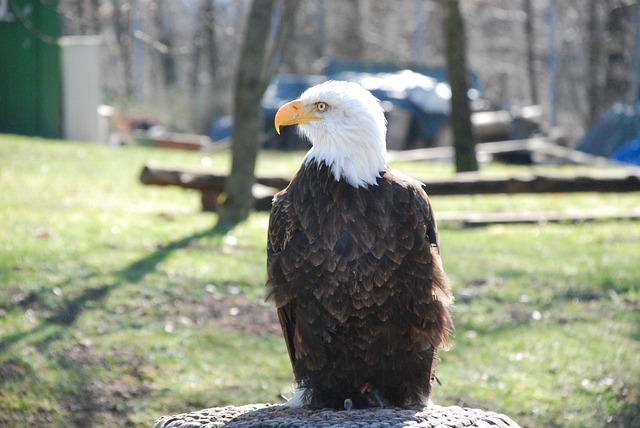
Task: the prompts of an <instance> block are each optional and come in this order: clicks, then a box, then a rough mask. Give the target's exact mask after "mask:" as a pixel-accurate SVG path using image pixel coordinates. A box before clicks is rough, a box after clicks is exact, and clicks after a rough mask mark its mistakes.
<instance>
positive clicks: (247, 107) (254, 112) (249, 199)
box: [218, 0, 298, 223]
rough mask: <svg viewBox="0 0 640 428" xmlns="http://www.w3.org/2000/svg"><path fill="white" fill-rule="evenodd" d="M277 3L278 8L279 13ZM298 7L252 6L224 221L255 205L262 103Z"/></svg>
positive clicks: (286, 3) (261, 1)
mask: <svg viewBox="0 0 640 428" xmlns="http://www.w3.org/2000/svg"><path fill="white" fill-rule="evenodd" d="M274 6H276V7H277V8H278V9H277V10H275V11H274ZM297 6H298V1H297V0H281V1H277V0H254V1H253V4H252V6H251V11H250V12H249V18H248V22H247V26H246V30H245V36H244V43H243V45H242V48H241V51H240V59H239V64H238V71H237V76H236V94H235V106H234V112H233V118H234V126H233V136H232V138H233V153H232V156H233V160H232V164H231V174H230V175H229V177H228V178H227V180H226V181H225V192H226V196H227V197H226V200H225V202H224V205H223V206H222V209H221V211H220V218H219V220H218V222H219V223H236V222H239V221H243V220H246V218H247V217H248V216H249V211H250V210H251V208H252V205H253V195H252V193H251V190H252V187H253V183H254V181H255V175H254V170H255V164H256V157H257V154H258V145H259V143H260V140H261V138H260V136H261V133H262V129H263V120H262V116H263V115H262V108H261V105H260V102H261V100H262V96H263V94H264V91H265V90H266V89H267V86H268V85H269V82H270V81H271V78H272V77H273V75H274V73H275V72H276V70H277V68H278V66H279V65H280V61H281V57H282V49H283V45H284V42H285V41H286V40H287V39H288V38H289V36H290V34H291V32H292V31H293V24H294V18H295V10H296V8H297ZM274 13H278V15H279V16H278V18H279V22H278V23H277V24H276V25H277V28H272V27H271V25H272V23H273V21H274V20H272V16H273V14H274Z"/></svg>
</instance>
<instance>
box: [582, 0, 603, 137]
mask: <svg viewBox="0 0 640 428" xmlns="http://www.w3.org/2000/svg"><path fill="white" fill-rule="evenodd" d="M599 3H601V0H588V1H587V19H588V23H587V35H588V36H587V37H588V41H587V43H588V44H587V49H588V53H587V56H588V57H589V75H588V79H589V80H588V82H587V100H588V101H587V102H588V103H589V105H588V109H589V110H588V117H587V124H586V125H587V126H590V125H592V124H593V123H594V122H595V121H596V120H598V117H599V116H600V113H601V112H602V110H601V109H602V105H603V104H604V103H603V100H602V84H601V83H600V82H601V74H602V73H601V72H602V67H601V64H602V31H601V26H600V17H599V13H598V4H599Z"/></svg>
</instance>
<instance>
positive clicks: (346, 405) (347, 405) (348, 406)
mask: <svg viewBox="0 0 640 428" xmlns="http://www.w3.org/2000/svg"><path fill="white" fill-rule="evenodd" d="M351 407H353V401H351V398H347V399H346V400H344V409H345V410H346V411H347V412H350V411H351Z"/></svg>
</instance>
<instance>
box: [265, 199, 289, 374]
mask: <svg viewBox="0 0 640 428" xmlns="http://www.w3.org/2000/svg"><path fill="white" fill-rule="evenodd" d="M290 208H291V199H290V198H288V197H287V194H286V191H285V192H282V193H279V194H278V195H276V197H275V198H274V201H273V206H272V208H271V216H270V217H269V231H268V236H267V272H268V275H269V278H268V279H267V288H268V289H269V290H270V291H269V297H274V298H275V300H276V307H277V311H278V320H279V321H280V327H281V328H282V334H283V336H284V339H285V343H286V345H287V351H288V353H289V359H290V360H291V365H292V366H295V362H296V350H295V340H294V331H295V324H296V314H295V305H294V302H293V301H292V299H291V298H289V297H287V296H285V295H284V293H282V291H281V290H280V287H279V285H281V284H282V283H283V279H282V278H280V279H278V278H275V277H274V269H271V267H272V266H271V265H272V262H273V260H274V255H275V254H277V253H279V252H281V251H283V250H284V249H286V248H287V246H288V245H289V241H290V240H291V236H292V235H293V233H294V223H295V222H294V219H293V218H292V217H291V215H290V214H289V210H290Z"/></svg>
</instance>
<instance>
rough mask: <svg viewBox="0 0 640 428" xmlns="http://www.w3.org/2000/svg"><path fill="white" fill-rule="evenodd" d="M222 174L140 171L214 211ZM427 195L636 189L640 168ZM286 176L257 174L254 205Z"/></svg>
mask: <svg viewBox="0 0 640 428" xmlns="http://www.w3.org/2000/svg"><path fill="white" fill-rule="evenodd" d="M224 180H225V176H224V175H216V174H208V173H205V172H196V171H181V170H174V169H164V168H159V167H154V166H145V167H144V168H143V169H142V172H141V173H140V181H141V182H142V183H144V184H152V185H158V186H178V187H182V188H185V189H195V190H199V191H200V192H201V193H202V207H203V209H204V210H205V211H215V210H216V205H217V201H218V199H219V197H220V194H221V193H222V192H223V191H224ZM423 182H424V183H425V188H426V190H427V193H428V194H429V195H432V196H434V195H476V194H496V193H572V192H638V191H640V172H638V171H637V169H635V170H634V169H623V170H620V171H618V172H615V173H614V172H608V173H599V174H592V175H586V174H584V175H578V176H567V175H563V176H560V175H544V174H536V175H534V174H522V175H519V176H512V177H504V178H487V177H484V176H483V175H481V174H479V173H465V174H458V175H456V176H454V177H452V178H449V179H446V180H429V181H423ZM288 184H289V179H287V178H283V177H257V178H256V183H255V185H254V188H253V193H254V198H255V199H256V205H255V207H256V209H258V210H266V211H268V210H269V209H270V208H271V199H272V198H273V196H274V195H275V193H276V192H277V191H278V190H281V189H284V188H285V187H286V186H287V185H288Z"/></svg>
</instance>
